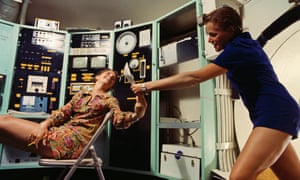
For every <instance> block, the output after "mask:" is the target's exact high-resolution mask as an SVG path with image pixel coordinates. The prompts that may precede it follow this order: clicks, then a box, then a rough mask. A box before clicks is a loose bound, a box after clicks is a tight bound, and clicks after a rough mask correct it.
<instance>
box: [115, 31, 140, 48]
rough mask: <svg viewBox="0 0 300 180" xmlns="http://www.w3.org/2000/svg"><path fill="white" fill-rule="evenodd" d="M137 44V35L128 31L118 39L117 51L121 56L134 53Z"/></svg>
mask: <svg viewBox="0 0 300 180" xmlns="http://www.w3.org/2000/svg"><path fill="white" fill-rule="evenodd" d="M136 43H137V38H136V35H135V34H134V33H133V32H131V31H126V32H124V33H122V34H121V35H120V36H119V37H118V39H117V41H116V50H117V51H118V53H120V54H128V53H130V52H131V51H133V49H134V48H135V46H136Z"/></svg>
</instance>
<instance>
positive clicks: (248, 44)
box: [131, 7, 300, 180]
mask: <svg viewBox="0 0 300 180" xmlns="http://www.w3.org/2000/svg"><path fill="white" fill-rule="evenodd" d="M202 20H203V24H202V25H205V27H206V32H207V34H208V42H209V43H211V44H212V45H213V46H214V49H215V50H216V51H217V52H220V54H219V55H218V57H217V58H216V59H215V60H214V61H213V62H212V63H210V64H208V65H206V66H204V67H202V68H201V69H198V70H195V71H189V72H183V73H179V74H176V75H174V76H170V77H167V78H164V79H160V80H156V81H150V82H145V83H142V84H135V85H132V86H131V89H132V90H133V92H135V93H136V94H139V93H145V92H150V91H152V90H171V89H180V88H186V87H190V86H194V85H198V84H199V83H201V82H203V81H206V80H208V79H211V78H214V77H216V76H218V75H221V74H223V73H226V74H227V77H228V79H229V80H230V82H231V85H232V87H233V88H234V89H235V90H237V91H238V92H239V94H240V97H241V99H242V100H243V103H244V105H245V106H246V107H247V109H248V111H249V116H250V118H251V121H252V123H253V130H252V131H251V134H250V136H249V138H248V139H247V142H246V144H245V146H244V148H243V149H242V151H241V153H240V154H239V156H238V158H237V161H236V162H235V164H234V166H233V167H232V170H231V173H230V179H231V180H236V179H241V180H247V179H249V180H250V179H251V180H254V179H256V177H257V176H258V175H259V173H261V172H262V171H264V170H265V169H267V168H269V167H270V168H271V169H272V170H273V172H274V173H275V174H276V175H277V177H278V178H279V179H293V180H296V179H300V162H299V159H298V157H297V154H296V152H295V150H294V149H293V147H292V145H291V140H292V139H295V138H297V135H298V130H299V127H300V112H299V106H298V104H297V102H296V101H295V100H294V99H293V97H292V96H291V95H290V94H289V92H288V91H287V90H286V88H285V87H284V86H283V85H282V84H281V83H280V82H279V80H278V78H277V76H276V74H275V72H274V70H273V67H272V65H271V63H270V60H269V59H268V57H267V55H266V54H265V52H264V51H263V49H262V47H261V46H260V44H259V43H258V42H257V41H255V40H253V39H252V37H251V35H250V34H249V33H248V32H243V31H242V29H243V28H242V19H241V17H240V16H239V14H238V13H237V12H236V11H235V10H234V9H233V8H230V7H221V8H218V9H216V10H214V11H212V12H211V13H209V14H206V15H203V16H202ZM221 51H222V52H221Z"/></svg>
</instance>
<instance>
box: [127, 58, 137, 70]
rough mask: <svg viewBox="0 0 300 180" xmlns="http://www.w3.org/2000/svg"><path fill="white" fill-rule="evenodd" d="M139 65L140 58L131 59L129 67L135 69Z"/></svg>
mask: <svg viewBox="0 0 300 180" xmlns="http://www.w3.org/2000/svg"><path fill="white" fill-rule="evenodd" d="M138 66H139V60H137V59H131V60H130V61H129V67H130V68H131V69H135V68H137V67H138Z"/></svg>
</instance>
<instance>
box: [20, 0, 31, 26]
mask: <svg viewBox="0 0 300 180" xmlns="http://www.w3.org/2000/svg"><path fill="white" fill-rule="evenodd" d="M29 3H31V1H30V0H23V3H22V8H21V12H20V22H19V23H20V24H25V21H26V15H27V9H28V4H29Z"/></svg>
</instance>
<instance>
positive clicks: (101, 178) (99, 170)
mask: <svg viewBox="0 0 300 180" xmlns="http://www.w3.org/2000/svg"><path fill="white" fill-rule="evenodd" d="M90 152H91V155H92V157H93V159H94V166H95V168H96V170H97V174H98V177H99V180H105V177H104V174H103V171H102V161H100V160H99V159H98V156H97V153H96V150H95V148H94V146H91V147H90Z"/></svg>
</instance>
